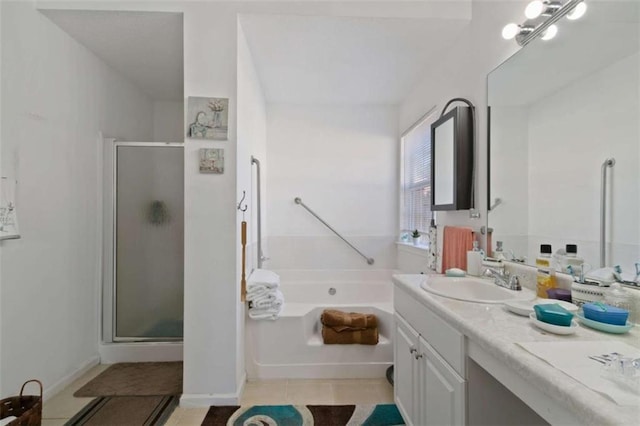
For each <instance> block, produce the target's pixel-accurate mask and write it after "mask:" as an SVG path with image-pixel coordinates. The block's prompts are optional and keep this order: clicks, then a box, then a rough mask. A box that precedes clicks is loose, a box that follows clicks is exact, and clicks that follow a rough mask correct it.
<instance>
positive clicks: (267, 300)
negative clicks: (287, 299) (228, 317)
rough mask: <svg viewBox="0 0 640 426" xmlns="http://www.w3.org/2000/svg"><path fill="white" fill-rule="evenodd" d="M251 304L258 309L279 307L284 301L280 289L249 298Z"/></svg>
mask: <svg viewBox="0 0 640 426" xmlns="http://www.w3.org/2000/svg"><path fill="white" fill-rule="evenodd" d="M251 302H252V306H254V307H255V308H258V309H268V308H279V307H280V306H282V304H283V303H284V296H283V295H282V292H281V291H280V290H276V291H274V292H273V293H268V294H265V295H263V296H260V297H258V298H255V299H253V300H251Z"/></svg>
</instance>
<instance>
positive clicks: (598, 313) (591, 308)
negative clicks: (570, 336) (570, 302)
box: [582, 303, 629, 325]
mask: <svg viewBox="0 0 640 426" xmlns="http://www.w3.org/2000/svg"><path fill="white" fill-rule="evenodd" d="M582 310H583V311H584V317H585V318H587V319H590V320H593V321H598V322H603V323H605V324H611V325H625V324H626V323H627V318H628V317H629V311H627V310H626V309H622V308H618V307H616V306H611V305H605V304H604V303H585V304H584V305H582Z"/></svg>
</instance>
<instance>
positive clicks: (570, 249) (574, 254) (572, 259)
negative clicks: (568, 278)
mask: <svg viewBox="0 0 640 426" xmlns="http://www.w3.org/2000/svg"><path fill="white" fill-rule="evenodd" d="M563 261H564V262H563V265H562V272H564V273H567V271H568V269H567V267H568V266H571V267H572V268H573V269H574V271H575V270H580V265H582V264H583V263H584V259H583V258H581V257H580V256H578V246H577V245H575V244H567V246H566V254H565V257H564V259H563Z"/></svg>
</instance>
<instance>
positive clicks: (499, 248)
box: [493, 241, 507, 260]
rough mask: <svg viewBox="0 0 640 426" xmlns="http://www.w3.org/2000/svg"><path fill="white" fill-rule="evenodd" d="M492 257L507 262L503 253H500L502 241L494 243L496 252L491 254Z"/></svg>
mask: <svg viewBox="0 0 640 426" xmlns="http://www.w3.org/2000/svg"><path fill="white" fill-rule="evenodd" d="M493 257H495V258H496V259H498V260H507V257H506V256H505V255H504V251H502V241H496V251H495V253H493Z"/></svg>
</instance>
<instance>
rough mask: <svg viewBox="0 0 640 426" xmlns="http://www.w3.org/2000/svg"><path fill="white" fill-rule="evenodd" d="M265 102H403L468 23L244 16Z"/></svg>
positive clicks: (427, 19) (465, 21)
mask: <svg viewBox="0 0 640 426" xmlns="http://www.w3.org/2000/svg"><path fill="white" fill-rule="evenodd" d="M240 22H241V25H242V29H243V31H244V34H245V36H246V39H247V43H248V45H249V49H250V51H251V54H252V57H253V61H254V64H255V67H256V71H257V74H258V76H259V79H260V82H261V85H262V89H263V91H264V95H265V99H266V101H267V102H272V103H294V104H398V103H400V102H401V101H402V100H404V99H405V98H406V96H407V95H408V93H409V91H410V90H411V88H412V87H415V86H416V84H417V83H418V82H419V81H420V80H421V79H422V78H424V76H425V74H426V72H427V71H428V68H429V66H430V65H431V64H432V63H433V61H436V60H437V59H438V58H440V57H442V54H443V53H444V52H445V51H446V50H447V49H449V48H450V47H451V46H452V45H453V44H454V43H455V41H456V39H457V38H458V37H459V36H460V34H461V32H462V31H463V30H464V29H465V28H466V27H467V25H468V24H469V20H468V19H431V18H425V19H411V18H359V17H329V16H293V15H242V16H241V19H240Z"/></svg>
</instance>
